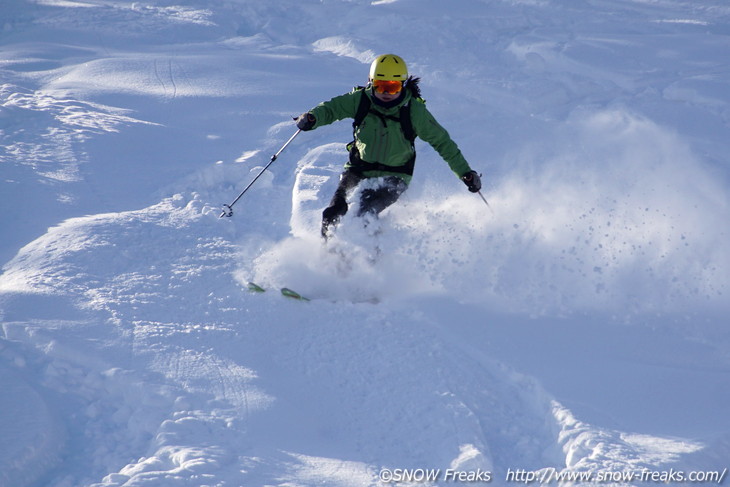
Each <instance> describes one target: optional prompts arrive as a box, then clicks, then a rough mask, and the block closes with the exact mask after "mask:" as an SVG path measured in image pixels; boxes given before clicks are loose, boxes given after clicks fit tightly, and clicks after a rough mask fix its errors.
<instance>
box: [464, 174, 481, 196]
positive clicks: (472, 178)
mask: <svg viewBox="0 0 730 487" xmlns="http://www.w3.org/2000/svg"><path fill="white" fill-rule="evenodd" d="M461 180H462V181H464V184H466V187H467V188H469V191H471V192H472V193H476V192H477V191H479V190H480V189H482V178H481V177H480V176H479V174H478V173H477V172H476V171H469V172H468V173H466V174H464V175H463V176H462V177H461Z"/></svg>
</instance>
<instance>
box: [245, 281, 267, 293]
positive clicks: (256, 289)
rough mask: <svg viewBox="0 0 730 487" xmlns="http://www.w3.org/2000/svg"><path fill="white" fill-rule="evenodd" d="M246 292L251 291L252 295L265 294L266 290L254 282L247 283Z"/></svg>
mask: <svg viewBox="0 0 730 487" xmlns="http://www.w3.org/2000/svg"><path fill="white" fill-rule="evenodd" d="M248 290H249V291H251V292H252V293H265V292H266V289H264V288H262V287H261V286H259V285H258V284H256V283H255V282H249V283H248Z"/></svg>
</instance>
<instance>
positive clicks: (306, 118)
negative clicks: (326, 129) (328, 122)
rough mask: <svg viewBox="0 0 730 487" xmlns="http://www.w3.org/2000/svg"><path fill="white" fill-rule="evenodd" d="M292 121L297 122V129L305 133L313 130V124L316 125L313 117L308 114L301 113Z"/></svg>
mask: <svg viewBox="0 0 730 487" xmlns="http://www.w3.org/2000/svg"><path fill="white" fill-rule="evenodd" d="M294 120H296V121H297V127H298V128H299V129H301V130H304V131H305V132H306V131H307V130H312V129H313V128H314V124H315V123H317V120H316V119H315V118H314V115H312V114H311V113H309V112H307V113H302V114H301V115H299V117H298V118H295V119H294Z"/></svg>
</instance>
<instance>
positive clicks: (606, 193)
mask: <svg viewBox="0 0 730 487" xmlns="http://www.w3.org/2000/svg"><path fill="white" fill-rule="evenodd" d="M515 160H516V161H517V163H516V164H515V166H514V168H513V170H512V171H511V172H509V173H508V174H507V175H506V176H505V177H504V179H503V180H502V181H500V182H499V184H498V186H497V187H496V189H495V190H494V191H491V192H487V197H488V198H489V199H490V201H491V204H492V206H493V208H494V210H495V214H494V216H492V215H491V214H490V212H489V211H488V210H487V208H486V207H485V206H484V205H483V203H482V202H481V201H480V200H479V199H478V198H476V197H471V196H467V195H459V196H454V197H448V198H446V199H440V198H438V197H434V195H428V197H427V200H426V201H417V202H415V205H417V206H419V207H421V206H423V207H424V209H423V210H420V209H419V211H412V210H411V209H409V208H402V209H399V210H397V214H398V218H396V220H397V221H398V224H399V225H400V226H401V227H402V228H403V229H405V230H406V231H407V232H408V233H409V234H410V238H408V239H407V241H408V242H409V243H407V244H405V246H404V248H403V249H402V250H401V251H402V252H405V253H418V254H421V255H423V256H424V257H423V259H422V261H421V264H422V266H423V271H424V272H425V273H426V275H428V276H430V278H431V279H433V280H435V281H438V282H440V283H442V284H443V286H444V288H446V289H449V290H450V292H453V293H454V294H456V295H460V296H468V297H470V298H471V299H474V300H481V299H487V300H488V301H490V302H492V303H493V304H494V305H497V306H499V307H502V308H506V309H513V310H519V311H522V312H529V313H531V314H543V313H548V314H552V313H558V314H562V313H570V312H572V311H580V310H598V311H607V312H615V313H619V314H621V313H622V312H623V311H626V310H628V311H630V312H633V311H637V312H657V311H670V310H677V309H687V307H689V308H694V309H699V308H702V307H705V306H708V305H709V306H722V305H723V303H724V302H726V301H725V300H726V299H727V298H726V294H727V292H728V285H729V284H730V283H729V282H728V275H730V273H729V272H728V264H730V255H728V254H729V251H728V248H727V246H726V245H723V242H724V241H725V240H726V238H727V235H728V231H729V230H730V228H729V226H728V223H727V222H728V221H729V220H728V218H727V216H728V215H727V214H728V206H727V201H726V199H725V193H724V192H723V190H722V186H721V184H720V183H719V182H718V181H716V180H715V179H714V178H713V174H712V172H711V171H710V170H709V169H708V168H706V167H705V166H704V165H703V164H702V162H701V161H700V160H699V159H698V158H697V157H696V156H695V155H694V154H693V152H692V151H691V150H690V148H689V146H688V144H686V143H685V142H684V141H683V140H682V138H681V137H680V136H678V135H677V134H675V133H672V132H671V131H670V130H667V129H665V128H663V127H661V126H659V125H657V124H655V123H654V122H652V121H651V120H649V119H647V118H644V117H641V116H638V115H636V114H633V113H631V112H630V111H627V110H625V109H621V108H616V109H607V110H602V111H590V110H579V111H577V112H576V113H574V114H573V115H572V116H571V117H570V119H569V120H568V121H567V122H566V123H565V124H563V125H561V126H559V127H558V128H557V129H556V130H555V133H551V134H548V136H547V137H545V138H544V139H540V140H535V141H534V142H533V143H532V144H528V145H527V146H525V147H523V148H522V150H521V151H520V152H519V153H518V154H516V155H515ZM439 200H440V202H435V201H439ZM425 256H428V257H425Z"/></svg>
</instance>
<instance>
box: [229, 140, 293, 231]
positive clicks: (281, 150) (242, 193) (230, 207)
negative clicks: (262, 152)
mask: <svg viewBox="0 0 730 487" xmlns="http://www.w3.org/2000/svg"><path fill="white" fill-rule="evenodd" d="M301 131H302V130H301V129H299V130H297V131H296V132H294V135H292V136H291V137H289V140H287V141H286V143H285V144H284V145H282V146H281V149H279V151H278V152H277V153H276V154H274V155H273V156H271V160H270V161H269V163H268V164H266V166H264V168H263V169H262V170H261V171H259V173H258V174H257V175H256V177H255V178H253V180H252V181H251V182H250V183H248V186H246V187H245V188H244V189H243V191H241V194H239V195H238V196H237V197H236V199H235V200H233V201H232V202H231V204H230V205H223V211H221V214H220V215H219V216H218V218H223V217H224V216H228V217H230V216H233V205H235V204H236V202H237V201H238V200H240V199H241V197H242V196H243V195H244V194H245V193H246V191H248V190H249V188H250V187H251V186H253V183H255V182H256V180H257V179H258V178H260V177H261V175H262V174H263V173H264V172H265V171H266V170H267V169H268V168H269V166H271V165H272V164H273V163H274V161H275V160H276V158H277V157H279V154H281V153H282V152H283V150H284V149H286V147H287V146H288V145H289V144H290V143H291V141H292V140H294V137H296V136H297V135H299V132H301Z"/></svg>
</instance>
